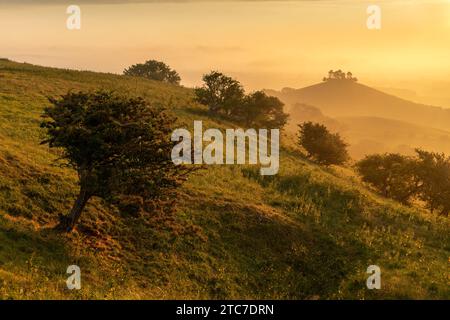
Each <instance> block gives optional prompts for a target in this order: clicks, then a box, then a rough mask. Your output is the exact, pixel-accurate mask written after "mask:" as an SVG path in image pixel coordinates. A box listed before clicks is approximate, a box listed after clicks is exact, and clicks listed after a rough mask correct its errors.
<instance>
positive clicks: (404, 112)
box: [267, 80, 450, 130]
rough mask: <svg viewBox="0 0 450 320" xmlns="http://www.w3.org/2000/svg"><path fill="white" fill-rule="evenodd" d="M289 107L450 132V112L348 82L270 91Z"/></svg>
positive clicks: (333, 81) (334, 115) (341, 81)
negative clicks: (304, 107)
mask: <svg viewBox="0 0 450 320" xmlns="http://www.w3.org/2000/svg"><path fill="white" fill-rule="evenodd" d="M267 92H268V93H269V94H271V95H274V96H277V97H279V98H280V99H281V100H282V101H284V102H285V103H286V104H289V105H294V104H296V103H304V104H309V105H313V106H316V107H318V108H319V109H320V110H321V111H322V112H324V113H325V114H327V115H328V116H331V117H366V116H372V117H380V118H388V119H395V120H401V121H405V122H411V123H414V124H418V125H422V126H428V127H434V128H439V129H443V130H449V129H450V109H444V108H441V107H435V106H428V105H424V104H418V103H414V102H411V101H408V100H404V99H401V98H398V97H396V96H393V95H390V94H387V93H384V92H381V91H379V90H376V89H373V88H371V87H368V86H366V85H363V84H360V83H356V82H353V81H347V80H329V81H326V82H322V83H319V84H315V85H312V86H309V87H305V88H302V89H292V88H284V89H282V90H281V91H274V90H267Z"/></svg>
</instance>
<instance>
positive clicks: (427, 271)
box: [0, 60, 450, 299]
mask: <svg viewBox="0 0 450 320" xmlns="http://www.w3.org/2000/svg"><path fill="white" fill-rule="evenodd" d="M100 88H103V89H110V90H118V91H127V92H129V93H130V94H136V95H142V96H144V97H145V98H147V99H149V100H150V101H152V102H153V103H157V104H162V105H165V106H167V107H169V108H171V109H172V110H173V112H174V113H175V114H176V115H177V116H178V117H179V121H180V124H179V126H181V123H184V124H186V125H189V126H192V122H193V120H203V121H204V122H205V127H219V128H220V127H230V126H232V125H233V124H231V123H227V122H225V121H220V120H211V119H209V118H208V116H207V113H206V112H205V109H204V107H202V106H199V105H197V104H196V103H194V102H193V94H192V90H191V89H188V88H182V87H175V86H171V85H165V84H162V83H158V82H153V81H147V80H140V79H135V78H131V77H124V76H118V75H112V74H100V73H93V72H78V71H70V70H60V69H53V68H45V67H38V66H33V65H29V64H19V63H15V62H11V61H7V60H0V298H1V299H135V298H136V299H169V298H170V299H178V298H186V299H207V298H210V299H232V298H235V299H242V298H245V299H260V298H261V299H282V298H285V299H354V298H356V299H399V298H402V299H403V298H406V299H448V298H450V289H449V281H450V279H449V273H448V270H449V256H450V232H449V231H450V223H449V220H448V219H444V218H439V217H437V216H432V215H430V214H428V213H427V212H425V211H423V210H421V209H420V208H415V207H412V208H407V207H404V206H402V205H400V204H398V203H396V202H393V201H391V200H387V199H384V198H381V197H379V196H377V195H375V194H373V193H372V192H370V191H369V190H367V189H366V188H365V187H364V186H363V185H361V183H360V182H359V181H358V179H357V178H356V177H355V176H354V174H353V172H352V171H351V170H350V169H349V168H339V167H333V168H322V167H319V166H317V165H314V164H312V163H310V162H308V161H307V160H304V159H303V158H302V156H301V153H300V152H299V151H298V150H296V149H295V148H294V147H293V146H292V144H291V143H290V142H289V141H288V140H287V139H284V142H283V148H282V153H281V165H280V173H279V174H278V175H276V176H273V177H262V176H260V175H259V170H258V168H256V167H252V166H209V167H207V168H205V169H204V170H201V171H199V172H196V173H195V174H194V175H193V176H192V177H191V178H190V179H189V180H188V181H187V182H186V184H185V185H184V187H183V189H182V190H181V193H180V196H179V199H178V200H179V204H178V206H177V210H176V212H175V213H174V214H172V215H166V216H163V215H161V214H160V213H158V212H154V213H151V214H149V215H148V216H146V217H132V216H127V215H126V214H123V213H120V212H117V210H116V209H114V208H110V207H108V206H107V205H105V204H104V203H102V201H101V200H98V199H95V200H94V201H91V202H90V203H89V204H88V206H87V208H86V211H85V212H84V213H83V216H82V221H81V224H80V226H79V227H78V229H77V231H76V232H74V233H72V234H70V235H61V234H57V233H55V232H53V231H52V230H51V228H52V227H53V226H54V225H55V223H56V221H57V216H58V214H61V213H66V212H67V211H68V210H69V209H70V206H71V204H72V201H73V200H74V197H75V195H76V191H77V186H76V176H75V174H74V172H72V171H71V170H69V169H66V168H61V167H58V166H55V165H54V160H55V159H56V158H57V154H56V153H55V152H53V151H52V152H50V151H49V150H48V149H47V148H46V147H45V146H41V145H39V142H40V139H41V137H42V131H41V129H40V128H39V121H40V115H41V112H42V110H43V108H44V107H45V106H46V105H47V104H48V102H47V99H46V97H48V96H57V95H60V94H64V93H66V92H67V91H68V90H95V89H100ZM72 264H76V265H79V266H80V268H81V272H82V289H81V290H79V291H76V290H75V291H69V290H68V289H67V288H66V284H65V280H66V278H67V277H68V275H67V274H66V269H67V267H68V266H69V265H72ZM371 264H376V265H378V266H380V268H381V271H382V289H381V290H368V289H367V288H366V285H365V282H366V278H367V277H368V274H366V269H367V267H368V266H369V265H371Z"/></svg>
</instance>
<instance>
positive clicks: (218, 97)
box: [195, 71, 244, 115]
mask: <svg viewBox="0 0 450 320" xmlns="http://www.w3.org/2000/svg"><path fill="white" fill-rule="evenodd" d="M203 82H204V84H203V86H202V87H201V88H196V89H195V94H196V100H197V101H198V102H200V103H201V104H204V105H206V106H208V108H209V111H210V112H211V113H212V114H219V113H222V114H225V115H231V114H232V113H233V111H234V109H236V108H239V107H242V104H243V100H244V89H243V87H242V85H241V84H240V83H239V81H237V80H235V79H233V78H231V77H228V76H226V75H224V74H223V73H220V72H217V71H212V72H211V73H209V74H205V75H204V76H203Z"/></svg>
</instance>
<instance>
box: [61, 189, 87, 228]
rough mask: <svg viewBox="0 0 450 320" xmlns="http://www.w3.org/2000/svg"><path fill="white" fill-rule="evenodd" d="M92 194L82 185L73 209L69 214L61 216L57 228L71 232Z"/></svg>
mask: <svg viewBox="0 0 450 320" xmlns="http://www.w3.org/2000/svg"><path fill="white" fill-rule="evenodd" d="M89 198H90V196H89V194H88V193H87V192H86V190H85V188H83V187H81V189H80V193H79V195H78V197H77V199H76V200H75V203H74V204H73V207H72V210H70V213H69V214H68V215H67V216H61V217H60V223H59V225H58V226H57V229H60V230H62V231H65V232H71V231H72V230H73V228H74V227H75V225H76V223H77V222H78V219H79V218H80V215H81V212H82V211H83V209H84V207H85V206H86V203H87V202H88V200H89Z"/></svg>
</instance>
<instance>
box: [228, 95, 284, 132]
mask: <svg viewBox="0 0 450 320" xmlns="http://www.w3.org/2000/svg"><path fill="white" fill-rule="evenodd" d="M283 106H284V103H283V102H281V101H280V100H279V99H278V98H276V97H271V96H268V95H267V94H266V93H264V92H263V91H256V92H254V93H252V94H250V95H248V96H246V97H245V99H244V103H243V105H242V107H241V108H238V109H236V118H237V119H239V120H242V122H243V123H244V124H245V125H246V126H247V127H250V126H252V127H260V128H268V129H281V128H283V127H284V125H285V124H286V122H287V119H288V115H287V114H286V113H284V111H283Z"/></svg>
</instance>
